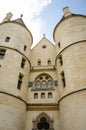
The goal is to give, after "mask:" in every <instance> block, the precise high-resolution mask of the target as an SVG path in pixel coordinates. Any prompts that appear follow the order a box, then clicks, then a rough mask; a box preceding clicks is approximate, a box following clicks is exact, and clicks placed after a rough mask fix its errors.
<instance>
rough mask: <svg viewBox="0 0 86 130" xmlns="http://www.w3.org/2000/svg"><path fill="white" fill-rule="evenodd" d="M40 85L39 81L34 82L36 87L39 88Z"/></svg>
mask: <svg viewBox="0 0 86 130" xmlns="http://www.w3.org/2000/svg"><path fill="white" fill-rule="evenodd" d="M40 87H41V84H40V81H37V82H36V89H39V88H40Z"/></svg>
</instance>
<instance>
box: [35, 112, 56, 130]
mask: <svg viewBox="0 0 86 130" xmlns="http://www.w3.org/2000/svg"><path fill="white" fill-rule="evenodd" d="M35 129H36V130H39V129H47V130H54V128H53V120H52V119H51V118H50V116H49V115H47V114H46V113H44V112H42V113H40V114H39V115H38V116H37V117H36V118H35V120H34V121H33V130H35Z"/></svg>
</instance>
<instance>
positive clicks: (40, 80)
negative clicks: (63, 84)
mask: <svg viewBox="0 0 86 130" xmlns="http://www.w3.org/2000/svg"><path fill="white" fill-rule="evenodd" d="M53 82H54V81H53V78H52V77H51V76H50V75H49V74H46V73H43V74H40V75H38V76H37V77H36V78H35V81H34V86H33V87H34V89H41V90H46V89H53Z"/></svg>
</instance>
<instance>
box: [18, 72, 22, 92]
mask: <svg viewBox="0 0 86 130" xmlns="http://www.w3.org/2000/svg"><path fill="white" fill-rule="evenodd" d="M22 79H23V75H22V74H19V79H18V84H17V88H18V89H21V85H22Z"/></svg>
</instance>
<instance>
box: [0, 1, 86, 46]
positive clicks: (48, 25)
mask: <svg viewBox="0 0 86 130" xmlns="http://www.w3.org/2000/svg"><path fill="white" fill-rule="evenodd" d="M64 7H69V9H70V11H71V12H72V13H73V14H82V15H86V0H0V23H1V22H2V21H3V19H4V18H5V16H6V14H7V13H9V12H12V14H13V17H12V20H15V19H17V18H20V17H21V14H23V17H22V19H23V21H24V23H25V25H26V26H27V28H28V29H29V30H30V32H31V33H32V36H33V46H34V45H36V44H37V43H38V42H39V41H40V40H41V38H42V37H43V34H45V36H46V38H47V39H49V40H50V41H51V42H52V43H54V41H53V31H54V28H55V26H56V24H57V23H58V22H59V21H60V20H61V18H62V17H63V10H62V9H63V8H64Z"/></svg>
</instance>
